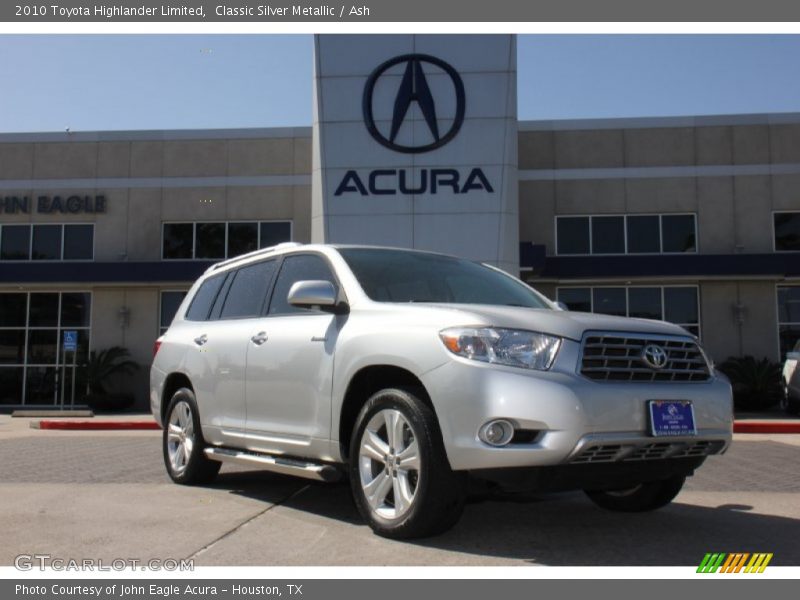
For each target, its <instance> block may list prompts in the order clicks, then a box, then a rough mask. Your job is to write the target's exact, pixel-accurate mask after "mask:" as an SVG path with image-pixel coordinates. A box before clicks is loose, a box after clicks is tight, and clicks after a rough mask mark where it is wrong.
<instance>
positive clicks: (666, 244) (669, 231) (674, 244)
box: [661, 215, 696, 252]
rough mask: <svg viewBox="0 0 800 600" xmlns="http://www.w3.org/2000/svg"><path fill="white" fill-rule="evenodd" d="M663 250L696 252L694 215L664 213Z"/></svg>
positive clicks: (662, 220) (662, 223)
mask: <svg viewBox="0 0 800 600" xmlns="http://www.w3.org/2000/svg"><path fill="white" fill-rule="evenodd" d="M661 238H662V248H663V252H695V251H696V248H695V239H694V215H662V216H661Z"/></svg>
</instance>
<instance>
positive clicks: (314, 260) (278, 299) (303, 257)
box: [269, 254, 338, 315]
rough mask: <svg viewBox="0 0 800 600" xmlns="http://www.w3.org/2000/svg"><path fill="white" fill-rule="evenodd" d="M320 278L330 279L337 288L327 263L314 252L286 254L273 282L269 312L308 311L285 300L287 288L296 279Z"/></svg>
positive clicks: (290, 287) (323, 279) (296, 280)
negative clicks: (273, 288) (273, 287)
mask: <svg viewBox="0 0 800 600" xmlns="http://www.w3.org/2000/svg"><path fill="white" fill-rule="evenodd" d="M311 280H317V281H319V280H322V281H330V282H331V283H332V284H333V286H334V287H336V288H337V290H338V286H337V284H336V278H335V277H334V276H333V273H332V272H331V269H330V267H329V266H328V263H326V262H325V260H324V259H323V258H322V257H321V256H317V255H315V254H298V255H293V256H287V257H286V258H285V259H283V266H281V272H280V273H279V274H278V279H277V281H276V282H275V291H274V292H273V293H272V302H271V303H270V306H269V314H271V315H272V314H286V313H296V312H308V309H304V308H298V307H295V306H292V305H291V304H289V303H288V302H287V300H286V298H287V296H288V295H289V290H290V289H292V285H294V284H295V283H296V282H298V281H311Z"/></svg>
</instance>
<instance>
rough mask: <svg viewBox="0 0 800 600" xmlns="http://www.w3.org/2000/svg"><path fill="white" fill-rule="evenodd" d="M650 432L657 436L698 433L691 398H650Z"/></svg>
mask: <svg viewBox="0 0 800 600" xmlns="http://www.w3.org/2000/svg"><path fill="white" fill-rule="evenodd" d="M647 405H648V409H649V411H650V434H651V435H653V436H655V437H666V436H677V435H697V430H696V429H695V427H694V409H693V408H692V403H691V402H690V401H689V400H649V401H648V403H647Z"/></svg>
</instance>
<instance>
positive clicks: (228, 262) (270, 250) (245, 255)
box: [209, 242, 303, 271]
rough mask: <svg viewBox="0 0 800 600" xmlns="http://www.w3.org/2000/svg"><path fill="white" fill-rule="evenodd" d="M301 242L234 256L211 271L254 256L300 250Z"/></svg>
mask: <svg viewBox="0 0 800 600" xmlns="http://www.w3.org/2000/svg"><path fill="white" fill-rule="evenodd" d="M302 245H303V244H301V243H300V242H281V243H280V244H276V245H274V246H268V247H267V248H259V249H258V250H253V251H252V252H247V253H246V254H240V255H239V256H234V257H233V258H229V259H228V260H223V261H222V262H218V263H217V264H215V265H212V266H211V268H210V269H209V271H216V270H217V269H221V268H222V267H227V266H228V265H232V264H234V263H237V262H239V261H241V260H245V259H247V258H252V257H254V256H262V255H264V254H270V253H272V252H275V251H276V250H283V249H285V248H298V247H300V246H302Z"/></svg>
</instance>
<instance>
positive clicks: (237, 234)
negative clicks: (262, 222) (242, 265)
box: [228, 223, 258, 257]
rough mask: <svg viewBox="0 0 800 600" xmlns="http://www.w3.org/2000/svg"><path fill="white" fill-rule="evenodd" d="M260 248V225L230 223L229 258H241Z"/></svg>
mask: <svg viewBox="0 0 800 600" xmlns="http://www.w3.org/2000/svg"><path fill="white" fill-rule="evenodd" d="M257 248H258V223H228V256H229V257H231V256H239V255H240V254H245V253H247V252H252V251H253V250H256V249H257Z"/></svg>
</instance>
